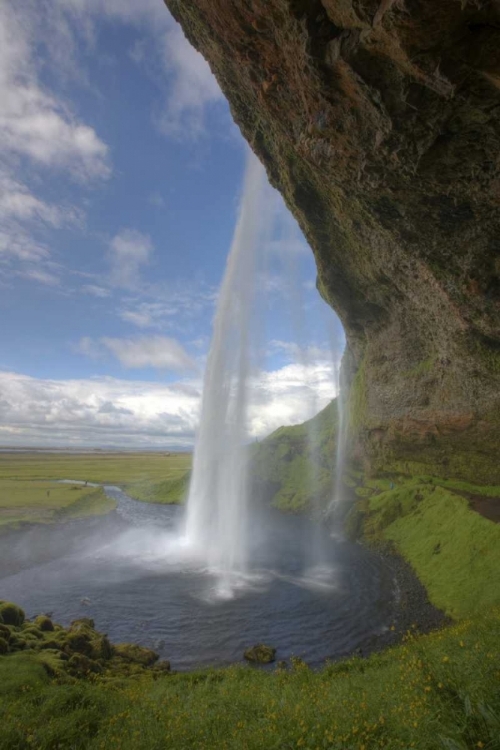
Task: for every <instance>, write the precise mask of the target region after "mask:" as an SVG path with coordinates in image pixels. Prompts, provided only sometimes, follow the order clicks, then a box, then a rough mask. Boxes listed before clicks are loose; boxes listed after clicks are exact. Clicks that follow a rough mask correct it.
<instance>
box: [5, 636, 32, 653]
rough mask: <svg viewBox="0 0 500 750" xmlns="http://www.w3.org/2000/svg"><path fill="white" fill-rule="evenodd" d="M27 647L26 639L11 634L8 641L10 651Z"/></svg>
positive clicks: (22, 649)
mask: <svg viewBox="0 0 500 750" xmlns="http://www.w3.org/2000/svg"><path fill="white" fill-rule="evenodd" d="M27 647H28V641H27V640H26V639H25V638H20V637H19V636H17V635H13V636H12V637H11V639H10V641H9V648H10V650H11V651H24V649H25V648H27Z"/></svg>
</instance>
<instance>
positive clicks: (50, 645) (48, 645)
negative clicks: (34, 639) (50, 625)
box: [40, 638, 61, 651]
mask: <svg viewBox="0 0 500 750" xmlns="http://www.w3.org/2000/svg"><path fill="white" fill-rule="evenodd" d="M40 648H41V649H42V650H44V651H45V650H46V649H55V650H56V651H61V643H60V642H59V641H56V640H55V639H54V638H49V640H48V641H44V643H41V644H40Z"/></svg>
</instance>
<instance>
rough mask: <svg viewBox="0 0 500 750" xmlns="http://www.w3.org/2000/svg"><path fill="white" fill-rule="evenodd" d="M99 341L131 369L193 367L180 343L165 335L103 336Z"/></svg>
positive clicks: (189, 368)
mask: <svg viewBox="0 0 500 750" xmlns="http://www.w3.org/2000/svg"><path fill="white" fill-rule="evenodd" d="M101 341H102V343H103V345H104V346H105V347H106V348H107V349H109V351H110V352H112V353H113V354H114V355H115V357H116V358H117V359H118V360H119V361H120V362H121V364H122V365H123V366H124V367H128V368H131V369H137V368H142V367H154V368H155V369H158V370H173V371H174V372H183V371H186V370H193V369H195V364H194V362H193V360H192V359H191V357H190V356H189V354H188V353H187V352H186V350H185V349H184V348H183V347H182V346H181V344H179V342H178V341H176V340H175V339H170V338H167V337H166V336H150V337H141V338H136V339H116V338H107V337H104V338H102V339H101Z"/></svg>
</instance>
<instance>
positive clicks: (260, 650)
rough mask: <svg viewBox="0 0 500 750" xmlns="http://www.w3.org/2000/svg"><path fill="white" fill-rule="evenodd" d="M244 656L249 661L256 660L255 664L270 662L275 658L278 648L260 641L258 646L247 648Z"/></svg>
mask: <svg viewBox="0 0 500 750" xmlns="http://www.w3.org/2000/svg"><path fill="white" fill-rule="evenodd" d="M244 657H245V659H246V660H247V661H250V662H254V663H255V664H270V663H271V662H273V661H274V660H275V657H276V649H275V648H272V646H266V645H264V644H263V643H258V644H257V645H256V646H252V647H251V648H247V649H246V651H245V653H244Z"/></svg>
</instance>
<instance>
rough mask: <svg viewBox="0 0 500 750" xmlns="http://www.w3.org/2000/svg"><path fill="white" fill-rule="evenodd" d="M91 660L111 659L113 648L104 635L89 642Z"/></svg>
mask: <svg viewBox="0 0 500 750" xmlns="http://www.w3.org/2000/svg"><path fill="white" fill-rule="evenodd" d="M91 645H92V658H93V659H105V660H108V659H111V658H112V657H113V655H114V648H113V646H112V645H111V643H110V642H109V640H108V637H107V636H106V635H100V636H98V637H97V638H94V639H93V640H92V641H91Z"/></svg>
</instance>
